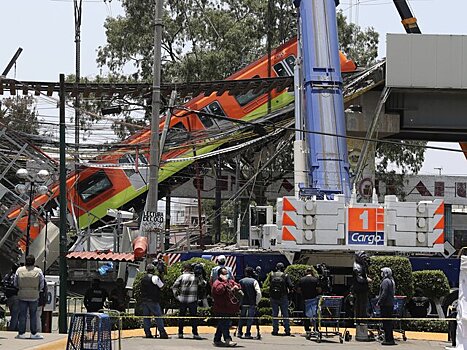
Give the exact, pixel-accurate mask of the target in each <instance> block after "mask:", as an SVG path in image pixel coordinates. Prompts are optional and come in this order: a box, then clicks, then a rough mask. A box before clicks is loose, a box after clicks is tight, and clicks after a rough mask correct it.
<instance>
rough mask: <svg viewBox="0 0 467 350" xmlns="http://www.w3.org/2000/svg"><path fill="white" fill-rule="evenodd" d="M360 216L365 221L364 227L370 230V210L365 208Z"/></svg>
mask: <svg viewBox="0 0 467 350" xmlns="http://www.w3.org/2000/svg"><path fill="white" fill-rule="evenodd" d="M359 218H360V220H362V221H363V229H364V230H368V210H364V211H363V212H362V213H361V214H360V217H359Z"/></svg>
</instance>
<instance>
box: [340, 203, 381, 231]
mask: <svg viewBox="0 0 467 350" xmlns="http://www.w3.org/2000/svg"><path fill="white" fill-rule="evenodd" d="M348 210H349V211H348V213H349V222H348V225H349V231H351V232H376V231H384V226H383V223H382V222H378V225H377V224H376V223H377V221H376V217H377V215H378V216H380V217H381V215H382V214H383V212H382V210H381V208H380V209H377V208H349V209H348ZM377 213H378V214H377Z"/></svg>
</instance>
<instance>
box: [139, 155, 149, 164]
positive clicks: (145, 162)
mask: <svg viewBox="0 0 467 350" xmlns="http://www.w3.org/2000/svg"><path fill="white" fill-rule="evenodd" d="M138 158H139V162H140V163H141V164H149V162H148V159H147V158H146V156H145V155H144V154H140V155H139V157H138Z"/></svg>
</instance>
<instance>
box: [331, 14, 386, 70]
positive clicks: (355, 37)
mask: <svg viewBox="0 0 467 350" xmlns="http://www.w3.org/2000/svg"><path fill="white" fill-rule="evenodd" d="M337 29H338V32H339V48H340V49H341V50H342V51H343V52H344V53H345V54H346V55H347V56H348V57H349V58H351V59H352V60H353V61H354V62H355V63H356V64H357V65H358V66H360V67H365V66H367V65H369V64H372V63H374V62H375V60H376V57H377V56H378V43H379V34H378V33H377V32H376V31H375V29H374V28H373V27H368V28H365V29H362V28H361V27H360V26H359V25H357V24H355V23H347V18H346V17H345V16H344V14H343V12H342V11H339V12H337Z"/></svg>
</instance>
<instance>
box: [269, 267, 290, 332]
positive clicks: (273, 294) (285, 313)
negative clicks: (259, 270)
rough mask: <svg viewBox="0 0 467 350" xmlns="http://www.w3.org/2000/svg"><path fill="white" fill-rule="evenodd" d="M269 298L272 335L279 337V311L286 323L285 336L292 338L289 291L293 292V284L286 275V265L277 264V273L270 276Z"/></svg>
mask: <svg viewBox="0 0 467 350" xmlns="http://www.w3.org/2000/svg"><path fill="white" fill-rule="evenodd" d="M269 281H270V284H269V298H270V301H271V307H272V317H273V319H272V333H271V334H272V335H275V336H277V335H279V319H278V316H279V309H280V310H281V315H282V317H283V321H284V329H285V335H286V336H290V335H291V334H290V321H289V298H288V294H289V291H292V290H293V284H292V281H291V280H290V277H289V275H288V274H286V273H284V264H283V263H281V262H280V263H277V265H276V271H274V272H271V274H270V276H269Z"/></svg>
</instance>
